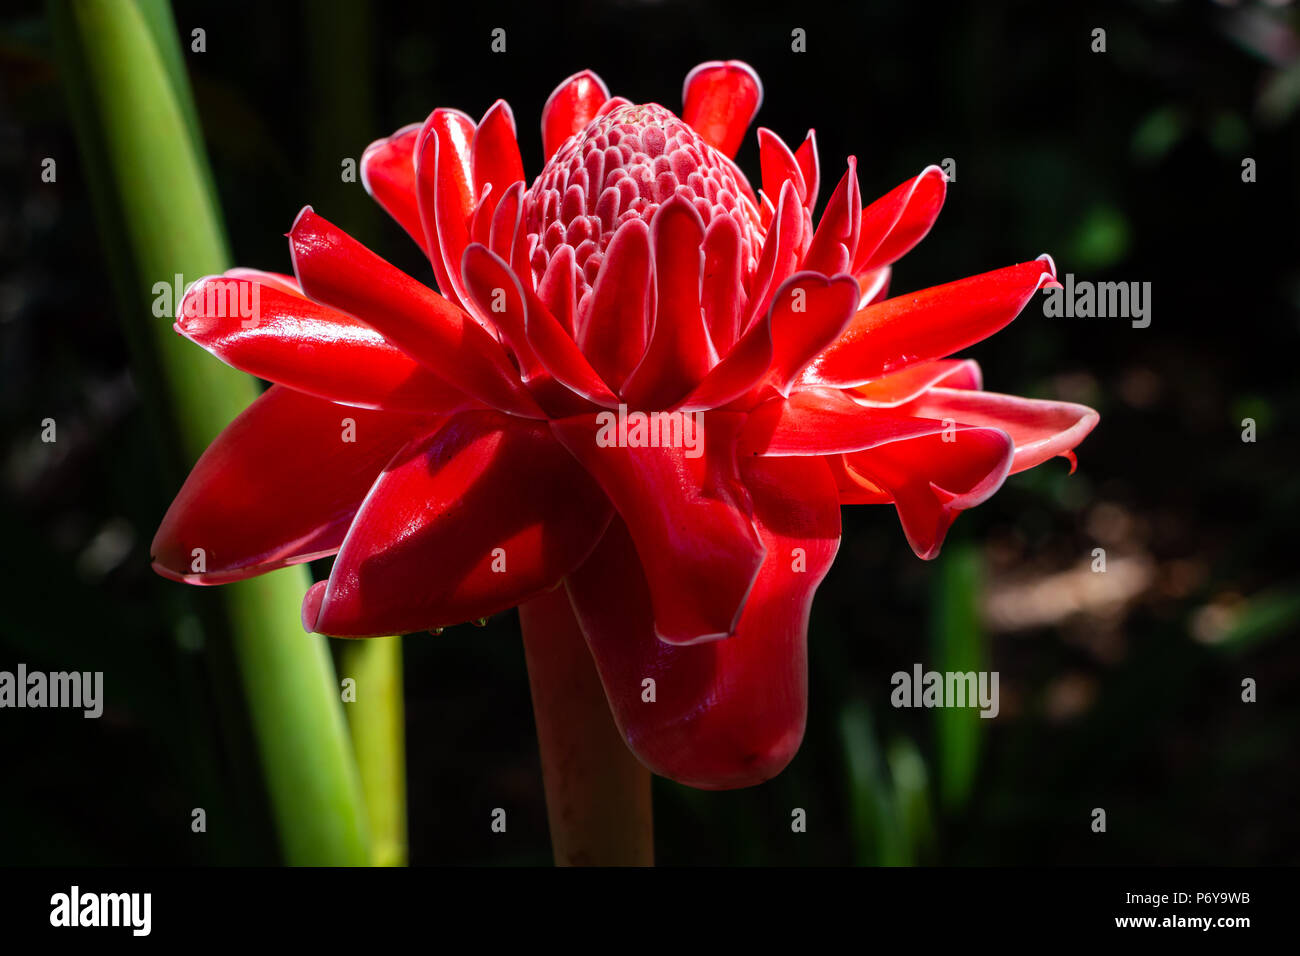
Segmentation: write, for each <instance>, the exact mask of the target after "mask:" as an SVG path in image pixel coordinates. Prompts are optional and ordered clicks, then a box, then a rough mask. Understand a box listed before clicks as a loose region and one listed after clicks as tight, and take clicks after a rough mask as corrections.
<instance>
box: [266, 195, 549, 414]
mask: <svg viewBox="0 0 1300 956" xmlns="http://www.w3.org/2000/svg"><path fill="white" fill-rule="evenodd" d="M289 251H290V254H291V255H292V257H293V266H294V272H295V273H296V274H297V276H298V281H299V282H300V283H301V284H302V288H303V291H304V292H306V294H307V295H309V296H311V297H312V298H313V299H315V300H316V301H318V302H321V303H323V304H325V305H328V306H331V307H333V308H335V309H338V310H339V311H342V312H346V313H348V314H349V315H352V316H355V317H356V318H358V319H360V320H361V321H362V322H365V323H366V324H367V325H369V326H371V327H372V328H374V329H376V330H377V331H378V332H380V333H381V334H382V335H383V336H384V338H386V339H387V340H388V341H389V342H391V343H392V344H393V345H395V346H397V347H398V348H400V349H401V350H402V351H404V352H406V354H407V355H409V356H411V357H412V358H413V359H415V360H416V361H417V362H421V363H422V364H424V365H425V366H427V367H428V368H430V369H431V370H432V371H433V372H434V373H435V374H437V375H438V376H439V377H440V378H442V379H444V380H445V381H447V382H449V383H451V384H452V385H454V386H456V387H457V388H459V389H461V390H462V391H464V392H465V393H466V394H468V395H470V396H472V397H474V398H477V399H479V400H480V401H482V402H484V403H485V404H488V405H491V406H493V407H494V408H500V409H502V410H503V411H509V412H512V413H514V414H518V415H531V416H535V417H539V418H540V417H542V416H541V409H539V408H538V407H537V404H536V402H534V401H533V400H532V399H531V398H530V397H529V395H528V393H527V392H526V391H525V390H524V388H523V386H522V385H521V384H520V382H519V377H518V373H517V372H516V371H515V369H514V366H512V365H511V364H510V360H509V358H507V357H506V354H505V352H504V351H503V350H502V349H501V345H500V343H498V342H497V341H496V340H495V339H493V338H492V337H491V336H490V335H489V334H488V333H487V332H485V331H484V330H483V329H482V328H480V327H479V326H478V324H477V323H475V322H474V321H473V320H472V319H470V317H469V316H468V315H466V314H465V313H464V312H463V311H461V310H460V309H458V308H456V306H454V305H452V304H451V303H450V302H448V301H447V300H446V299H444V298H442V296H440V295H438V294H437V293H436V292H434V291H433V290H432V289H429V288H428V287H426V286H424V285H421V284H420V283H419V282H416V281H415V280H414V279H412V278H411V277H410V276H408V275H406V274H405V273H403V272H401V271H400V270H398V269H395V268H394V267H393V266H391V265H389V264H388V263H387V262H385V261H384V260H383V259H381V258H379V256H377V255H375V254H374V253H373V252H371V251H370V250H369V249H367V248H366V247H365V246H363V245H361V243H359V242H357V241H356V240H355V239H353V238H352V237H351V236H349V235H347V234H346V233H344V232H343V231H342V230H340V229H338V228H337V227H336V226H334V225H333V224H331V223H330V222H328V221H327V220H325V219H323V218H321V217H320V216H318V215H316V214H315V213H314V212H312V210H311V207H310V206H308V207H307V208H305V209H304V210H303V211H302V212H301V213H299V215H298V219H297V220H296V221H295V222H294V224H293V228H292V229H291V230H290V231H289Z"/></svg>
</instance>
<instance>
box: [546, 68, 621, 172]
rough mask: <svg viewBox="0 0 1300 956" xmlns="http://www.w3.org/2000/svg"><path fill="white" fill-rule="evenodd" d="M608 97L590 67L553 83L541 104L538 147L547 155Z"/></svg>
mask: <svg viewBox="0 0 1300 956" xmlns="http://www.w3.org/2000/svg"><path fill="white" fill-rule="evenodd" d="M608 99H609V88H608V87H607V86H605V82H604V81H603V80H602V79H601V78H600V77H598V76H597V75H596V74H595V73H593V72H591V70H583V71H582V72H581V73H575V74H573V76H571V77H569V78H568V79H567V80H565V81H564V82H563V83H561V84H560V85H559V86H557V87H556V88H555V90H554V92H552V93H551V95H550V96H549V97H547V99H546V105H545V106H543V107H542V150H543V152H544V153H545V155H546V156H547V158H549V157H551V156H554V155H555V151H556V150H557V149H559V148H560V147H561V146H563V145H564V141H565V140H566V139H568V138H569V137H570V136H572V135H573V134H574V133H577V132H579V131H580V130H582V129H583V128H584V127H585V126H586V125H587V124H588V123H590V122H591V121H592V120H593V119H595V118H596V114H597V112H598V111H599V110H600V108H601V106H603V105H604V104H605V102H606V101H607V100H608Z"/></svg>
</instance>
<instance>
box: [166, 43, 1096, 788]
mask: <svg viewBox="0 0 1300 956" xmlns="http://www.w3.org/2000/svg"><path fill="white" fill-rule="evenodd" d="M683 99H684V101H685V106H684V109H683V111H682V117H681V118H680V119H679V118H678V117H677V116H675V115H673V114H672V113H671V112H669V111H668V110H666V109H664V108H663V107H661V106H657V105H647V106H635V105H632V104H630V103H628V102H627V101H625V100H622V99H618V98H610V96H609V94H608V92H607V90H606V88H605V85H604V84H603V83H602V82H601V81H600V79H598V78H597V77H596V76H595V75H594V74H592V73H590V72H584V73H579V74H577V75H575V76H572V77H570V78H569V79H568V80H566V81H564V83H562V84H561V85H560V86H559V87H558V88H557V89H556V91H555V92H554V93H553V94H552V95H551V97H550V99H549V100H547V103H546V106H545V108H544V110H543V113H542V138H543V142H544V145H545V149H546V154H547V156H548V157H549V159H548V160H547V163H546V166H545V168H544V169H543V170H542V172H541V174H540V175H539V176H538V177H537V179H536V180H534V181H533V183H532V185H531V186H527V187H526V186H525V180H524V170H523V164H522V162H521V161H520V156H519V149H518V146H517V144H516V140H515V126H514V119H513V117H512V115H511V112H510V109H509V107H508V106H506V104H505V103H504V102H500V101H498V102H497V103H496V104H495V105H494V106H493V107H492V108H491V109H490V110H488V112H487V115H485V116H484V117H483V119H482V120H481V121H480V122H479V123H477V124H476V123H474V121H473V120H471V119H470V118H469V117H467V116H465V115H464V114H462V113H459V112H456V111H453V110H441V109H440V110H435V111H434V113H433V114H432V115H431V116H430V117H429V118H428V120H426V121H425V123H424V124H423V125H422V126H409V127H406V128H405V129H402V130H399V131H398V132H397V133H396V134H395V135H393V136H392V137H390V138H389V139H386V140H382V141H380V142H378V143H375V144H374V145H372V146H371V147H370V148H369V149H368V150H367V151H366V153H365V156H364V159H363V160H362V173H363V180H364V182H365V185H366V188H367V189H368V190H369V191H370V193H371V194H372V195H373V196H374V197H375V199H377V200H378V201H379V203H380V204H381V205H383V207H384V208H385V209H387V210H388V211H389V212H390V213H391V214H392V215H393V217H394V218H395V219H396V220H397V221H398V222H399V223H400V224H401V225H402V226H403V227H404V228H405V229H406V230H407V231H408V232H409V233H410V234H411V236H412V237H413V238H414V239H415V241H416V242H418V243H419V244H420V246H421V247H422V248H423V249H424V250H425V252H426V253H427V254H428V257H429V261H430V262H431V263H432V266H433V272H434V276H435V277H436V279H437V284H438V288H439V289H440V290H441V294H439V293H438V292H434V291H432V290H431V289H430V288H428V287H427V286H425V285H423V284H421V283H419V282H417V281H416V280H415V279H412V278H410V277H409V276H407V275H405V274H403V273H402V272H400V271H399V270H397V269H395V268H394V267H393V266H391V265H389V264H388V263H387V262H385V261H383V260H382V259H380V258H379V257H378V256H376V255H375V254H374V253H372V252H370V251H368V250H367V249H365V248H364V247H362V246H361V245H360V244H359V243H357V242H356V241H355V240H353V239H352V238H350V237H349V236H348V235H347V234H346V233H344V232H342V231H341V230H339V229H338V228H337V227H335V226H334V225H333V224H331V223H330V222H328V221H326V220H325V219H323V218H322V217H320V216H318V215H317V214H316V213H314V212H313V211H312V210H311V209H310V208H307V209H305V210H303V212H302V213H301V214H300V215H299V217H298V219H297V221H296V222H295V223H294V224H293V228H292V230H291V231H290V233H289V243H290V254H291V256H292V260H293V267H294V272H295V274H296V277H297V278H296V280H295V279H293V278H290V277H287V276H279V275H274V274H270V273H258V272H252V271H248V270H236V271H232V272H231V273H228V274H227V276H225V277H212V278H208V279H205V280H203V281H201V282H199V283H198V284H197V285H195V286H194V288H192V289H191V290H190V292H189V293H188V295H187V296H186V298H185V300H184V302H183V303H182V307H181V310H180V312H178V316H179V318H178V321H177V324H176V328H177V330H178V331H179V332H180V333H181V334H182V335H185V336H187V337H188V338H190V339H192V340H193V341H195V342H197V343H198V344H199V345H201V346H203V347H204V348H206V349H208V350H209V351H211V352H212V353H213V354H215V355H216V356H218V357H219V358H221V359H222V360H224V361H226V362H228V363H230V364H231V365H234V366H235V367H237V368H240V369H243V370H245V371H247V372H250V373H252V374H254V375H258V376H261V377H264V378H267V379H270V380H272V381H274V382H276V383H277V384H275V385H273V386H272V387H271V389H270V390H269V391H268V392H267V393H266V394H265V395H263V396H262V397H261V398H260V399H259V400H258V401H257V402H255V403H254V404H253V405H252V406H250V407H249V409H248V410H247V411H246V412H244V413H243V414H242V415H241V416H240V417H239V418H238V419H237V420H236V421H235V422H234V423H233V424H231V426H230V427H229V428H228V429H227V430H226V431H225V432H224V433H223V434H222V435H221V436H220V437H219V438H218V439H217V440H216V441H215V442H214V443H213V445H212V446H211V448H209V449H208V451H207V452H206V453H205V454H204V455H203V457H202V458H201V459H200V460H199V462H198V464H197V465H196V466H195V468H194V471H193V473H192V474H191V475H190V477H189V480H188V481H187V482H186V483H185V486H184V488H182V489H181V492H180V494H179V495H178V497H177V499H176V501H175V503H174V504H173V505H172V507H171V509H170V510H169V511H168V512H167V516H166V517H165V518H164V519H163V523H162V527H161V528H160V529H159V531H158V535H157V537H156V539H155V540H154V544H153V555H154V565H155V567H156V568H157V569H158V571H159V572H160V573H162V574H164V575H167V576H168V577H173V578H176V579H179V580H183V581H189V582H191V583H196V584H216V583H221V582H224V581H231V580H236V579H239V578H242V577H246V576H249V575H254V574H260V573H262V572H264V571H269V570H272V569H274V568H278V567H281V566H284V565H287V564H292V563H295V562H301V561H307V560H310V559H313V558H317V557H320V556H322V555H328V554H333V553H335V552H337V554H338V557H337V559H336V561H335V563H334V568H333V571H332V573H331V575H330V578H329V581H328V582H322V583H319V584H317V585H315V586H314V587H312V588H311V590H310V591H309V592H308V594H307V596H306V599H305V601H304V603H303V621H304V624H305V625H306V627H307V628H308V629H309V630H313V631H318V632H320V633H324V634H330V635H339V636H366V635H378V634H390V633H397V632H408V631H414V630H423V629H428V628H436V627H440V626H443V625H448V624H455V623H459V622H462V621H465V620H470V619H476V618H481V617H484V616H487V615H490V614H494V613H496V612H498V611H502V610H505V609H507V608H510V607H513V606H515V605H517V604H519V603H521V602H524V601H526V600H528V599H530V598H533V597H535V596H537V595H540V594H542V593H544V592H546V591H548V590H550V589H553V588H555V587H556V586H557V585H564V586H565V588H566V589H567V593H568V595H569V598H570V601H571V604H572V608H573V613H574V615H575V617H576V619H577V621H578V623H579V624H580V625H581V627H582V630H583V633H584V634H585V635H586V637H587V641H588V645H589V647H590V649H591V652H592V655H593V657H594V660H595V663H596V666H597V668H598V670H599V672H600V675H601V678H602V680H603V682H604V686H605V689H606V692H607V695H608V697H609V702H610V706H611V708H612V710H613V714H614V717H615V720H616V721H617V723H618V726H619V728H620V730H621V731H622V733H623V735H624V737H625V738H626V739H627V741H628V743H629V745H630V746H631V748H632V749H633V751H634V752H635V753H636V754H637V756H638V757H639V758H640V759H641V760H642V761H643V762H644V763H645V764H646V765H647V766H649V767H650V768H651V769H653V770H655V771H656V772H658V773H661V774H664V775H666V776H669V777H672V778H674V779H676V780H679V781H681V782H683V783H687V784H691V785H694V786H698V787H714V788H717V787H736V786H745V785H748V784H753V783H757V782H760V781H762V780H765V779H767V778H768V777H771V776H772V775H773V774H775V773H777V772H778V771H780V770H781V769H782V768H783V767H784V766H785V765H786V763H787V762H788V761H789V760H790V758H791V756H792V755H793V754H794V752H795V750H796V749H797V747H798V745H799V741H800V739H801V737H802V735H803V727H804V716H805V710H806V696H807V692H806V691H807V679H806V666H805V642H806V637H807V628H808V614H809V607H810V605H811V602H812V598H813V593H814V591H815V590H816V588H817V585H818V584H819V582H820V581H821V580H822V578H823V577H824V575H825V574H826V572H827V569H828V568H829V567H830V564H831V561H832V559H833V558H834V555H835V552H836V549H837V548H838V545H839V536H840V518H839V508H840V505H841V504H860V503H878V504H893V505H894V507H895V508H896V509H897V511H898V514H899V517H900V519H901V521H902V525H903V530H904V532H905V534H906V535H907V539H908V541H909V543H910V544H911V546H912V548H913V549H914V550H915V551H916V553H917V554H918V555H920V556H921V557H923V558H930V557H933V556H934V555H935V554H936V553H937V552H938V550H939V546H940V544H941V543H942V541H943V537H944V534H945V532H946V531H947V529H948V526H949V524H950V523H951V522H952V520H953V518H954V516H955V515H956V513H957V512H958V511H961V510H963V509H965V508H969V507H972V506H973V505H976V504H978V503H980V502H981V501H983V500H985V499H986V498H988V497H989V495H991V494H992V493H993V492H994V491H995V490H996V489H997V488H998V487H999V486H1000V485H1001V484H1002V481H1003V480H1004V479H1005V478H1006V476H1007V475H1008V474H1010V473H1014V472H1017V471H1022V470H1024V469H1026V468H1030V467H1032V466H1034V465H1037V464H1039V463H1041V462H1043V461H1046V460H1047V459H1048V458H1051V457H1052V456H1055V455H1065V456H1067V457H1070V458H1071V459H1072V457H1073V456H1072V454H1071V449H1072V448H1074V446H1075V445H1077V444H1078V443H1079V442H1080V441H1081V440H1082V439H1083V437H1084V436H1085V435H1086V434H1087V433H1088V432H1089V431H1090V430H1091V429H1092V427H1093V426H1094V425H1095V424H1096V422H1097V415H1096V413H1095V412H1093V411H1092V410H1091V409H1088V408H1084V407H1083V406H1080V405H1072V404H1067V403H1064V402H1051V401H1034V400H1030V399H1024V398H1017V397H1014V396H1009V395H997V394H992V393H988V392H983V391H981V390H980V375H979V370H978V368H977V367H976V365H975V364H974V363H973V362H970V361H963V360H957V359H951V358H948V356H950V355H952V354H953V353H954V352H957V351H959V350H961V349H963V348H965V347H967V346H969V345H971V344H973V343H975V342H977V341H979V340H980V339H983V338H984V337H985V336H988V335H990V334H991V333H993V332H996V331H997V330H998V329H1000V328H1002V327H1003V326H1004V325H1006V324H1007V323H1008V322H1010V321H1011V320H1012V319H1013V318H1014V317H1015V316H1016V314H1017V313H1018V312H1019V311H1020V310H1021V308H1022V307H1023V306H1024V305H1025V303H1026V302H1028V301H1029V299H1030V298H1031V297H1032V296H1033V295H1034V293H1035V292H1036V291H1037V290H1038V289H1039V288H1041V287H1043V286H1044V285H1045V284H1048V283H1052V282H1054V281H1055V270H1054V267H1053V264H1052V261H1051V259H1050V258H1048V257H1046V256H1043V257H1040V258H1039V259H1036V260H1033V261H1031V262H1026V263H1021V264H1020V265H1014V266H1009V267H1007V268H1004V269H999V270H996V271H994V272H988V273H985V274H983V275H978V276H975V277H973V278H969V279H963V280H961V281H958V282H953V283H950V284H948V285H943V286H938V287H935V288H931V289H925V290H922V291H920V292H915V293H911V294H908V295H903V296H898V297H895V298H886V297H885V296H886V292H885V290H886V288H887V286H888V283H889V270H890V265H891V263H893V262H894V261H895V260H896V259H898V258H899V257H900V256H902V255H903V254H904V253H906V252H907V251H908V250H909V249H911V248H912V246H914V245H915V244H916V243H917V242H918V241H920V239H921V238H922V237H923V236H924V235H925V234H926V232H927V231H928V230H929V229H930V226H931V225H932V224H933V222H934V220H935V217H936V216H937V214H938V212H939V207H940V206H941V204H942V202H943V197H944V190H945V181H944V176H943V174H942V172H941V171H940V170H939V169H937V168H936V167H930V168H928V169H926V170H923V171H922V172H921V173H920V174H919V175H918V176H916V177H915V178H913V179H911V180H908V181H907V182H905V183H903V184H902V185H900V186H899V187H897V188H896V189H894V190H892V191H891V192H889V193H887V194H886V195H885V196H884V197H882V198H881V199H878V200H876V201H875V202H873V203H871V204H869V205H867V206H866V207H865V208H864V207H863V205H862V202H861V200H860V198H859V194H858V181H857V175H856V171H855V163H854V160H852V159H850V160H849V161H848V169H847V171H846V172H845V173H844V175H843V177H842V178H841V179H840V181H839V184H838V185H837V186H836V187H835V189H834V190H833V191H832V193H831V196H830V199H829V201H828V203H827V206H826V210H825V212H824V213H823V214H822V216H821V219H820V221H819V222H818V223H817V225H816V226H815V227H814V224H813V217H812V209H813V205H814V203H815V201H816V198H817V193H818V189H819V179H820V170H819V166H818V159H817V152H816V146H815V140H814V138H813V135H812V133H811V132H810V133H809V134H808V137H807V139H806V140H805V141H804V142H803V143H802V145H800V146H799V147H798V148H797V149H794V150H791V149H789V148H788V147H787V146H786V145H785V144H784V143H783V142H782V141H781V140H780V139H779V138H778V137H777V136H776V135H775V134H773V133H771V132H770V131H768V130H764V129H760V130H759V133H758V137H759V146H760V162H761V173H762V189H760V190H759V191H758V192H757V193H756V192H755V191H754V190H753V189H752V188H751V187H750V185H749V183H748V182H747V180H746V179H745V176H744V175H743V174H742V173H741V171H740V170H739V169H738V168H737V167H736V165H735V164H734V163H733V162H732V160H731V156H732V155H733V154H734V152H735V150H736V148H737V146H738V145H739V143H740V140H741V138H742V136H743V134H744V132H745V129H746V127H747V126H748V124H749V122H750V121H751V119H752V118H753V115H754V114H755V113H756V111H757V109H758V106H759V104H760V102H761V99H762V88H761V86H760V85H759V81H758V78H757V77H756V76H755V74H754V73H753V71H752V70H750V69H749V67H747V66H745V65H744V64H741V63H736V62H729V63H706V64H704V65H703V66H700V67H698V68H697V69H695V70H693V71H692V72H691V74H690V75H689V76H688V77H687V80H686V86H685V91H684V96H683ZM250 286H254V287H256V288H250ZM214 293H216V294H214ZM252 293H256V296H257V297H256V299H254V298H253V296H252ZM240 296H242V298H241V297H240ZM249 301H255V302H256V303H257V308H256V309H255V310H254V311H255V314H254V315H252V316H248V315H241V314H239V310H237V309H233V308H230V307H229V306H230V304H231V303H237V302H249ZM646 413H657V414H646ZM199 558H201V560H198V559H199ZM646 678H653V679H654V680H655V682H656V697H657V699H656V702H655V703H654V704H653V705H647V704H645V703H643V702H642V689H643V683H642V682H643V681H644V680H645V679H646Z"/></svg>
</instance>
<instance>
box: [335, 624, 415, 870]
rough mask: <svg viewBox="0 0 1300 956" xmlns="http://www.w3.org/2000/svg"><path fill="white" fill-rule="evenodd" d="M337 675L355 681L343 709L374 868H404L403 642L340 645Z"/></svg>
mask: <svg viewBox="0 0 1300 956" xmlns="http://www.w3.org/2000/svg"><path fill="white" fill-rule="evenodd" d="M339 673H340V674H342V675H343V677H345V678H346V677H351V678H352V679H353V680H355V681H356V694H357V696H356V700H355V701H354V702H352V703H350V704H348V705H347V707H346V708H345V710H346V712H347V715H348V726H349V727H350V728H351V729H352V749H353V751H354V752H355V753H356V755H357V769H358V770H360V772H361V790H362V793H363V794H364V796H365V800H366V813H367V815H368V817H369V820H370V856H371V861H372V862H373V863H374V864H375V866H405V865H406V733H405V709H404V708H403V706H402V700H403V697H402V639H401V638H400V637H373V638H368V639H365V640H355V641H344V642H343V654H342V662H341V664H340V667H339Z"/></svg>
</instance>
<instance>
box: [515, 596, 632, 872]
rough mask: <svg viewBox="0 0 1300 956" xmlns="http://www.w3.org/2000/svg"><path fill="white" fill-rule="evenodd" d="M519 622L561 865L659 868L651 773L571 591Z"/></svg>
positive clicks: (546, 600)
mask: <svg viewBox="0 0 1300 956" xmlns="http://www.w3.org/2000/svg"><path fill="white" fill-rule="evenodd" d="M519 621H520V624H521V626H522V628H523V634H524V656H525V658H526V659H527V661H528V683H529V686H530V687H531V688H532V694H533V714H534V716H535V718H536V720H537V744H538V748H539V749H540V751H541V757H542V780H543V783H544V784H545V787H546V814H547V817H548V819H549V821H550V826H551V848H552V851H553V852H554V854H555V862H556V865H557V866H650V865H652V864H653V863H654V818H653V815H652V812H651V808H650V772H649V771H648V770H646V769H645V768H644V767H642V766H641V764H640V763H638V762H637V760H636V758H635V757H633V756H632V753H631V751H629V750H628V748H627V744H626V743H624V742H623V738H622V736H621V735H620V734H619V732H618V729H617V728H616V727H615V726H614V719H613V717H612V716H611V715H610V711H609V704H608V703H607V702H606V700H605V691H604V688H603V687H601V683H600V676H599V675H598V674H597V673H596V666H595V664H594V663H593V662H592V659H591V653H590V652H589V651H588V650H587V642H586V640H585V639H584V638H583V636H582V631H581V629H580V628H579V627H578V622H577V621H576V620H575V619H574V617H573V611H572V609H571V608H570V606H569V598H568V595H567V594H566V593H565V590H564V588H563V587H560V588H556V589H555V590H554V591H552V592H551V593H549V594H544V595H542V596H541V597H538V598H534V599H533V600H531V601H529V602H527V603H526V604H522V605H520V607H519Z"/></svg>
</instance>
